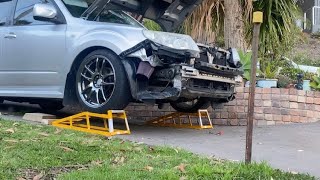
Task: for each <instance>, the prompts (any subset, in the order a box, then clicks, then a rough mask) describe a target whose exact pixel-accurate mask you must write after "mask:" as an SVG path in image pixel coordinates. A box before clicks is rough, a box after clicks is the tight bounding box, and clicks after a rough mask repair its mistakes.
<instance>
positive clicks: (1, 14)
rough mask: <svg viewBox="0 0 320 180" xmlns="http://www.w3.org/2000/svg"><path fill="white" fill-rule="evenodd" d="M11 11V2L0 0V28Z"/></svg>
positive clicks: (9, 0) (10, 0)
mask: <svg viewBox="0 0 320 180" xmlns="http://www.w3.org/2000/svg"><path fill="white" fill-rule="evenodd" d="M11 9H12V0H0V26H4V25H6V22H7V20H8V17H9V16H10V12H11Z"/></svg>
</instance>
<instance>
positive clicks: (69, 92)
mask: <svg viewBox="0 0 320 180" xmlns="http://www.w3.org/2000/svg"><path fill="white" fill-rule="evenodd" d="M103 49H105V50H108V51H110V52H112V53H114V54H115V55H117V54H116V53H115V52H114V51H112V50H111V49H109V48H107V47H104V46H91V47H88V48H86V49H84V50H82V51H81V52H80V53H79V54H78V55H77V56H76V57H75V58H74V60H73V62H72V64H71V67H70V70H69V72H68V74H67V78H66V83H65V90H64V98H63V105H65V106H67V105H73V106H74V105H78V99H77V95H76V91H75V83H74V82H75V81H76V73H77V68H78V67H79V65H80V64H81V62H82V60H83V59H84V58H85V57H86V56H87V55H88V54H90V53H91V52H93V51H96V50H103ZM117 56H118V55H117ZM128 61H129V60H122V64H123V66H124V69H125V71H126V75H127V79H128V81H129V87H130V90H131V93H133V92H136V91H135V89H136V87H135V80H134V77H135V75H133V72H135V69H134V66H133V63H130V62H128Z"/></svg>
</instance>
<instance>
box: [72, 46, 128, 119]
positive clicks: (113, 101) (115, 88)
mask: <svg viewBox="0 0 320 180" xmlns="http://www.w3.org/2000/svg"><path fill="white" fill-rule="evenodd" d="M95 58H97V60H96V61H102V63H100V62H99V64H98V63H97V64H96V67H95V71H94V72H92V71H91V72H90V71H89V70H88V64H89V66H94V65H90V63H92V61H93V60H94V59H95ZM97 67H99V68H100V70H98V69H97ZM89 68H90V67H89ZM98 71H99V72H98ZM102 71H107V72H108V73H110V74H112V75H106V74H108V73H107V72H102ZM109 71H111V72H109ZM84 73H87V74H86V75H85V76H90V74H91V73H95V74H97V75H92V76H91V78H90V79H91V81H92V83H94V85H91V86H92V87H89V88H91V89H90V90H89V91H90V92H89V93H88V94H86V93H85V91H86V90H84V89H85V88H84V87H83V86H84V85H83V84H82V83H85V80H83V79H84V76H83V74H84ZM100 75H101V76H100ZM95 76H99V77H98V80H100V84H99V87H96V85H95V84H98V80H97V81H95V80H93V79H95ZM108 76H109V77H108ZM108 78H111V79H113V85H112V87H109V86H111V85H106V84H107V83H108V82H105V81H108ZM106 79H107V80H106ZM87 81H88V82H90V80H88V79H87ZM102 83H104V84H105V85H102ZM87 86H90V85H88V84H87ZM104 86H108V88H107V90H106V89H105V88H106V87H104ZM86 88H87V87H86ZM94 89H95V90H96V91H94ZM111 89H112V90H111ZM106 91H107V93H105V92H106ZM93 92H94V93H97V94H96V96H97V97H96V102H95V103H96V105H95V104H94V102H93V100H92V99H93V98H91V97H92V95H91V94H90V93H93ZM108 92H111V93H108ZM76 94H77V97H78V100H79V103H80V105H81V107H82V109H84V110H86V111H89V112H96V113H106V112H107V111H108V110H122V109H124V108H125V107H127V106H128V104H129V103H130V100H131V97H132V96H131V91H130V86H129V83H128V79H127V75H126V71H125V68H124V66H123V64H122V62H121V59H120V58H119V57H118V56H117V55H116V54H114V53H113V52H112V51H109V50H96V51H93V52H91V53H90V54H88V55H87V56H86V57H85V58H84V59H83V61H82V63H81V64H80V66H79V67H78V69H77V73H76ZM84 94H85V95H84ZM106 94H107V95H108V97H107V96H105V95H106ZM109 95H110V96H109ZM85 96H86V97H85ZM99 96H101V97H99ZM88 99H89V100H88ZM100 101H104V103H101V104H99V103H100Z"/></svg>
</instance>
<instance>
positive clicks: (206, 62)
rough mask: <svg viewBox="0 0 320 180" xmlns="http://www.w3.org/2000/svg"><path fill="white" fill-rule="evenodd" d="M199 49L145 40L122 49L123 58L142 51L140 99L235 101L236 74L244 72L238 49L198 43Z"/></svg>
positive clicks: (137, 74) (137, 76)
mask: <svg viewBox="0 0 320 180" xmlns="http://www.w3.org/2000/svg"><path fill="white" fill-rule="evenodd" d="M197 46H198V47H197V48H199V51H198V52H196V51H193V50H177V49H174V48H170V47H168V46H164V45H159V44H157V43H154V42H153V41H150V40H148V39H147V40H145V41H143V42H141V43H139V44H138V45H136V46H135V47H133V48H131V49H129V50H127V51H125V52H123V53H122V54H121V55H120V56H121V58H123V59H130V56H131V55H132V54H137V53H141V54H143V56H142V57H144V58H143V59H142V61H140V60H132V59H131V61H130V62H135V63H134V66H135V72H133V73H132V75H134V76H135V79H136V83H137V84H136V87H138V88H137V90H136V93H133V97H134V99H136V100H138V101H141V102H155V103H157V104H161V103H168V102H175V103H179V102H189V101H193V100H195V99H198V100H199V99H202V100H203V99H206V101H208V102H211V103H225V102H229V101H232V100H233V99H234V94H235V84H236V81H235V77H236V76H238V75H241V74H243V71H242V70H241V69H240V67H241V63H240V61H239V55H238V53H237V51H236V50H235V49H229V50H224V49H221V48H218V47H211V46H207V45H202V44H198V45H197Z"/></svg>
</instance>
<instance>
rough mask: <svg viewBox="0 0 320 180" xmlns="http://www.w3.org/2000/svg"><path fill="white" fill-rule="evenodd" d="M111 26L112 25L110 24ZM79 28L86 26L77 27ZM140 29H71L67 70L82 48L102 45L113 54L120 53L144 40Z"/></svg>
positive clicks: (68, 38) (68, 41)
mask: <svg viewBox="0 0 320 180" xmlns="http://www.w3.org/2000/svg"><path fill="white" fill-rule="evenodd" d="M111 27H112V26H111ZM79 28H86V26H85V27H79ZM145 39H146V38H145V37H144V36H143V33H142V29H139V28H131V27H125V28H116V29H113V28H106V27H103V28H102V27H101V28H95V29H90V28H89V29H86V30H83V29H82V31H75V28H74V29H71V30H70V31H69V32H68V33H67V41H66V44H67V47H68V53H67V54H68V56H69V57H68V58H67V59H68V60H69V62H68V63H67V64H68V66H67V67H66V68H68V71H69V70H70V68H71V65H72V63H73V61H74V60H75V59H76V57H77V56H78V55H79V54H80V53H81V52H83V51H84V50H86V49H88V48H92V47H103V48H107V49H110V50H111V51H113V52H114V53H115V54H117V55H120V54H121V53H122V52H124V51H126V50H128V49H130V48H132V47H133V46H135V45H137V44H139V43H140V42H142V41H144V40H145Z"/></svg>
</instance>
